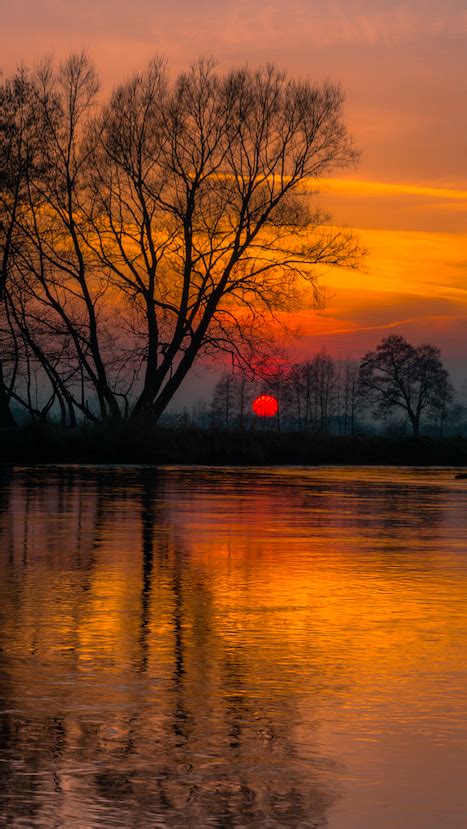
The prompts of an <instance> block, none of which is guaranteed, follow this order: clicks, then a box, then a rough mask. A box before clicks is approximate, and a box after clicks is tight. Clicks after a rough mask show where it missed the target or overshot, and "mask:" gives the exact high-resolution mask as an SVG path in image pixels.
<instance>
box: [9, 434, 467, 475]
mask: <svg viewBox="0 0 467 829" xmlns="http://www.w3.org/2000/svg"><path fill="white" fill-rule="evenodd" d="M0 463H3V464H34V463H105V464H107V463H115V464H127V463H135V464H146V463H147V464H159V465H161V464H213V465H240V466H244V465H258V466H262V465H321V464H350V465H358V464H383V465H384V464H396V465H409V466H459V467H460V466H467V439H465V438H443V439H435V438H426V437H422V438H417V439H414V438H410V437H402V438H401V437H398V438H396V437H394V438H391V437H382V436H368V435H361V436H360V435H359V436H352V437H340V436H337V435H312V434H305V433H302V432H284V433H278V432H272V431H271V432H267V431H261V432H246V433H241V432H238V433H227V432H219V431H214V430H201V429H186V430H175V429H160V428H157V429H155V428H151V429H141V428H138V429H137V428H136V427H135V426H130V425H128V424H124V425H120V426H117V427H112V428H111V427H107V426H105V427H104V426H96V427H86V428H85V427H82V428H78V429H61V428H60V427H57V426H51V425H44V426H25V427H22V428H19V429H11V430H2V431H0Z"/></svg>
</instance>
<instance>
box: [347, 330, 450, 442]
mask: <svg viewBox="0 0 467 829" xmlns="http://www.w3.org/2000/svg"><path fill="white" fill-rule="evenodd" d="M360 383H361V386H362V389H363V390H364V391H365V392H366V395H367V398H368V401H369V402H370V403H372V404H373V406H374V412H375V415H376V416H379V417H385V416H388V415H389V414H391V413H393V412H395V411H396V412H397V411H403V412H404V413H405V414H406V415H407V417H408V418H409V421H410V423H411V426H412V431H413V434H414V435H415V436H417V435H418V434H419V432H420V423H421V420H422V416H423V415H426V414H431V415H433V412H435V411H437V412H439V411H441V408H442V407H444V406H446V403H447V402H448V400H450V398H451V396H452V387H451V384H450V381H449V375H448V372H447V370H446V369H445V368H444V366H443V364H442V362H441V355H440V351H439V349H437V348H435V347H434V346H433V345H419V346H414V345H411V344H410V343H408V342H407V340H406V339H405V338H404V337H400V336H395V335H392V336H390V337H386V338H385V339H383V340H382V341H381V343H380V344H379V345H378V347H377V348H376V351H369V352H368V353H367V354H365V356H364V357H363V359H362V362H361V365H360Z"/></svg>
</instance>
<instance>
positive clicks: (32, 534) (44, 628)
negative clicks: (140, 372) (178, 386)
mask: <svg viewBox="0 0 467 829" xmlns="http://www.w3.org/2000/svg"><path fill="white" fill-rule="evenodd" d="M466 506H467V485H466V483H465V482H463V481H456V480H454V472H453V470H423V471H421V470H419V471H410V470H393V469H379V470H378V469H339V468H334V469H331V468H330V469H322V470H299V469H285V470H279V469H262V470H258V469H256V470H253V469H225V470H221V469H199V468H198V469H183V468H173V469H165V470H154V469H150V468H144V467H139V468H138V467H134V468H131V467H127V468H124V467H122V468H112V467H108V468H93V467H62V468H50V467H49V468H36V469H16V470H14V471H7V470H4V471H3V472H2V473H1V477H0V545H1V547H0V729H1V732H0V825H6V826H12V827H23V826H26V827H36V826H37V827H62V826H63V827H67V828H68V827H70V829H83V827H93V828H94V827H119V826H122V827H146V826H147V827H152V826H161V827H166V826H168V827H169V826H176V827H178V826H193V827H209V826H215V827H229V826H232V827H234V826H235V827H237V826H238V827H243V826H257V827H273V826H274V827H275V826H278V827H279V826H290V827H315V829H318V827H329V829H353V828H354V827H355V829H357V827H359V829H365V827H374V826H378V827H381V829H386V827H387V829H390V828H391V829H393V827H397V826H401V827H408V826H410V827H414V829H418V827H420V829H421V827H423V829H435V827H436V828H437V827H438V826H440V825H447V826H449V827H450V829H453V827H462V826H464V816H465V813H466V807H467V796H466V795H465V791H464V790H465V782H464V781H465V768H466V767H467V765H466V761H467V740H466V729H465V716H466V713H467V691H466V679H467V676H466V674H467V671H466V660H465V653H466V646H467V624H466V622H467V601H466V599H467V559H466V552H467V542H466V529H467V517H466V511H465V510H466ZM2 821H3V823H2Z"/></svg>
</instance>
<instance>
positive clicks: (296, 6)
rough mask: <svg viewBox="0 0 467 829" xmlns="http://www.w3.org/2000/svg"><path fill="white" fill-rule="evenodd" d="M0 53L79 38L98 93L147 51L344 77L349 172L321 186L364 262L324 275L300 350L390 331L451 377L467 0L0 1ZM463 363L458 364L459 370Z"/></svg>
mask: <svg viewBox="0 0 467 829" xmlns="http://www.w3.org/2000/svg"><path fill="white" fill-rule="evenodd" d="M0 9H1V13H2V28H1V34H0V46H1V52H0V54H1V58H0V65H1V67H2V68H3V70H4V71H6V72H9V71H12V70H13V69H14V68H15V66H16V65H17V64H18V63H19V62H20V61H21V60H23V61H24V62H26V63H32V62H34V60H36V59H37V58H39V57H41V56H43V55H44V54H46V53H52V54H54V55H56V57H57V58H59V57H62V56H63V55H65V54H67V53H68V52H69V51H70V50H72V49H76V48H82V47H83V46H84V47H86V48H87V49H88V51H89V53H90V54H91V56H93V57H94V59H95V61H96V64H97V68H98V70H99V72H100V74H101V77H102V81H103V89H104V91H106V90H108V89H109V88H110V87H111V86H112V84H113V82H115V81H116V80H120V79H122V78H124V77H126V76H128V75H129V74H130V73H131V72H132V71H133V70H135V69H138V68H142V67H143V66H144V64H145V62H146V61H147V60H148V59H149V58H150V57H151V56H153V55H154V54H156V53H157V54H164V55H165V56H167V58H168V59H169V63H170V69H171V71H177V70H178V69H182V68H185V67H186V66H187V65H188V64H189V63H190V62H191V61H193V60H195V59H196V58H197V57H199V55H209V56H212V57H213V58H214V59H216V60H217V62H218V64H219V68H220V69H223V68H227V67H229V66H231V65H233V64H239V63H248V64H249V65H251V66H253V65H257V64H258V63H264V62H266V61H273V62H275V63H277V64H278V65H279V66H280V67H282V68H284V69H286V70H287V71H288V72H290V73H292V74H298V75H302V76H304V75H308V76H311V77H313V78H315V79H317V80H321V79H324V78H331V79H332V80H334V81H340V82H341V83H342V85H343V87H344V89H345V91H346V96H347V102H346V120H347V123H348V125H349V127H350V129H351V131H352V133H353V135H354V137H355V139H356V142H357V145H358V146H359V148H360V149H361V151H362V159H361V162H360V164H359V167H358V169H356V170H355V171H351V172H350V173H348V174H347V176H346V178H344V179H342V178H341V179H338V180H335V181H332V182H330V183H329V186H328V187H327V188H326V190H325V192H323V195H322V196H321V200H322V204H323V206H324V207H326V208H328V207H329V208H330V209H331V210H332V211H333V213H334V216H335V218H336V220H337V222H339V223H343V224H345V225H348V226H351V227H355V228H358V229H359V233H360V236H361V239H362V241H363V243H364V245H365V246H366V247H367V248H368V251H369V254H368V258H367V261H366V264H365V269H364V271H363V273H361V274H357V275H356V274H355V273H351V274H346V273H339V274H337V275H328V276H327V284H328V288H329V292H330V294H331V296H330V299H329V302H328V306H327V308H326V310H325V313H324V315H323V316H322V317H320V318H316V316H311V315H304V329H305V331H306V337H305V339H303V340H302V342H301V343H300V346H299V349H300V350H301V352H302V353H309V352H311V351H314V350H316V349H317V348H320V347H321V346H322V345H326V346H327V347H328V348H329V350H330V351H332V352H333V353H339V354H341V355H342V356H347V355H349V356H355V357H356V356H360V355H361V353H362V351H364V350H366V349H367V348H369V347H373V346H374V345H375V344H376V343H377V342H378V340H379V339H380V338H381V336H384V335H385V334H386V333H387V332H388V331H391V330H395V331H397V332H398V333H402V334H404V335H405V336H407V337H409V338H412V339H413V340H414V341H418V342H420V341H426V340H431V341H433V342H435V343H436V344H437V345H439V346H440V347H441V348H442V351H443V355H445V357H446V359H447V360H448V363H449V366H450V367H451V368H452V369H453V370H454V372H455V375H456V379H458V381H460V380H462V379H463V377H464V374H463V357H464V352H465V349H466V345H467V307H466V296H467V280H466V278H465V276H466V267H467V247H466V241H467V223H466V216H467V152H466V136H467V107H466V106H465V101H466V100H467V49H466V37H467V7H466V6H465V2H464V0H407V2H401V0H396V2H393V1H392V0H314V2H311V0H287V2H286V0H265V1H264V0H258V2H256V3H254V4H253V3H251V2H249V0H248V2H247V0H225V2H223V3H219V2H215V0H197V1H196V2H193V0H191V2H188V0H172V2H171V3H167V2H165V0H164V2H163V0H134V2H132V3H128V2H126V0H125V2H123V0H112V2H111V1H110V0H81V2H80V3H79V4H76V3H71V2H68V0H60V2H59V0H16V2H15V3H12V2H10V0H0ZM466 374H467V372H466Z"/></svg>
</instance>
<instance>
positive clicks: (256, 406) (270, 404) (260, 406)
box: [252, 394, 279, 417]
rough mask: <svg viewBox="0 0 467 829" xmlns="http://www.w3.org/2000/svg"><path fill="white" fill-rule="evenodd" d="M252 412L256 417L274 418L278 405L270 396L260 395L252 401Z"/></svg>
mask: <svg viewBox="0 0 467 829" xmlns="http://www.w3.org/2000/svg"><path fill="white" fill-rule="evenodd" d="M252 408H253V411H254V413H255V415H258V417H274V415H275V414H277V410H278V408H279V404H278V402H277V400H276V398H275V397H273V396H272V394H260V396H259V397H257V398H256V399H255V400H253V406H252Z"/></svg>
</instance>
